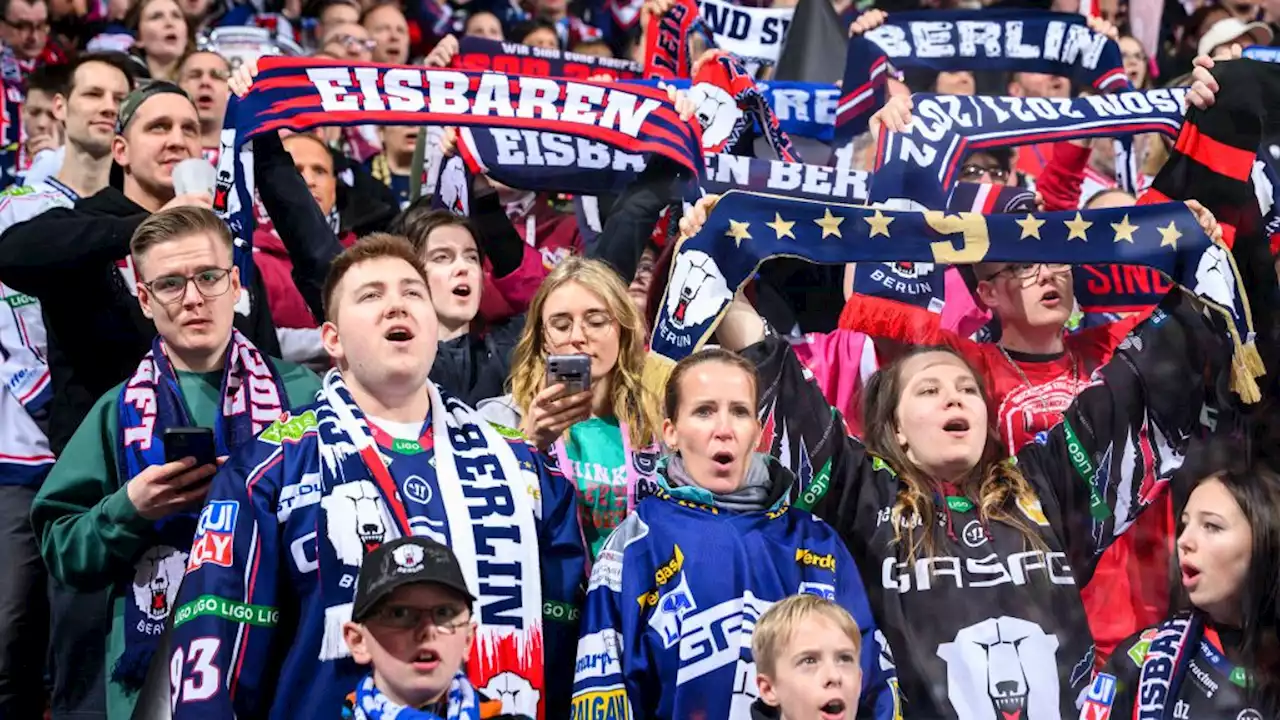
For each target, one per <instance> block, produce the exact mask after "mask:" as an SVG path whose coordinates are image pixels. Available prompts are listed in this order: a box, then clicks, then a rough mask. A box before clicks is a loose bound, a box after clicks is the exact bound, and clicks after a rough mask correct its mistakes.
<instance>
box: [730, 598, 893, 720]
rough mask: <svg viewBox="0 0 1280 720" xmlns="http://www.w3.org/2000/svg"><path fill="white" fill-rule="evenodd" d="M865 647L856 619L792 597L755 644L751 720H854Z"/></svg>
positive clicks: (771, 614)
mask: <svg viewBox="0 0 1280 720" xmlns="http://www.w3.org/2000/svg"><path fill="white" fill-rule="evenodd" d="M861 644H862V633H861V631H859V629H858V624H857V623H856V622H854V619H853V616H852V615H850V614H849V613H848V611H846V610H845V609H844V608H842V607H840V606H839V605H836V604H835V603H833V602H831V601H830V600H827V599H826V598H823V597H821V596H818V595H810V594H801V595H792V596H790V597H788V598H786V599H784V600H782V601H781V602H779V603H777V604H775V605H774V606H773V607H771V608H769V610H768V611H766V612H765V613H764V615H761V616H760V620H759V621H758V622H757V623H756V628H755V632H754V633H753V634H752V638H751V652H752V654H753V655H754V656H755V660H756V670H757V671H758V674H757V676H756V682H757V684H758V685H759V687H760V698H759V699H758V700H756V701H755V703H754V704H753V705H752V706H751V718H752V720H852V718H853V717H854V716H855V715H856V714H857V711H858V695H859V694H860V692H861V688H862V666H861V664H860V663H859V658H860V657H861V651H862V648H861ZM894 715H895V717H901V715H900V714H899V713H898V712H896V711H895V712H894Z"/></svg>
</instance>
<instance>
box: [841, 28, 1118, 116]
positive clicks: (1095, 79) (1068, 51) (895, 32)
mask: <svg viewBox="0 0 1280 720" xmlns="http://www.w3.org/2000/svg"><path fill="white" fill-rule="evenodd" d="M886 59H887V60H888V62H889V63H890V64H892V65H893V67H895V68H897V69H899V70H901V69H904V68H924V69H928V70H934V71H942V70H998V71H1002V72H1039V73H1048V74H1050V75H1062V76H1065V77H1069V78H1071V79H1072V80H1073V81H1075V82H1076V83H1078V84H1081V85H1086V86H1090V87H1093V88H1095V89H1097V90H1101V91H1104V92H1110V91H1115V90H1126V89H1129V90H1131V89H1133V88H1132V85H1130V84H1129V80H1128V78H1127V77H1126V76H1125V74H1124V68H1123V66H1122V64H1121V58H1120V46H1119V45H1117V44H1116V42H1115V41H1113V40H1110V39H1109V38H1107V37H1106V36H1105V35H1099V34H1098V33H1095V32H1094V31H1093V30H1090V29H1089V27H1088V25H1086V24H1085V19H1084V18H1083V17H1082V16H1080V15H1073V14H1067V13H1048V12H1042V11H1039V10H1035V11H1032V10H929V11H924V12H921V11H915V12H903V13H890V14H889V16H888V19H887V20H886V21H885V24H884V25H881V26H880V27H878V28H875V29H873V30H869V31H867V32H866V33H865V34H863V35H855V36H854V37H852V38H850V39H849V50H848V53H847V55H846V58H845V72H844V83H843V86H844V88H845V95H844V97H842V98H841V101H840V114H839V119H838V120H837V127H836V138H837V139H838V140H839V141H840V142H847V141H849V140H851V139H852V138H853V136H854V135H856V134H858V133H860V132H863V131H865V129H866V121H867V116H869V115H870V113H872V112H874V111H875V110H876V109H878V108H880V107H882V106H883V105H884V99H885V98H884V92H885V84H886V81H887V78H886V77H885V76H884V75H883V73H882V72H881V71H880V68H879V66H880V65H881V64H883V63H884V62H885V60H886ZM873 77H875V82H874V84H873V86H872V87H871V88H867V87H866V86H867V81H868V80H869V79H871V78H873ZM868 89H869V90H871V91H872V93H873V95H874V100H873V101H872V102H866V100H867V96H866V91H867V90H868Z"/></svg>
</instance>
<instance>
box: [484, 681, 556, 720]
mask: <svg viewBox="0 0 1280 720" xmlns="http://www.w3.org/2000/svg"><path fill="white" fill-rule="evenodd" d="M481 690H482V691H483V692H484V694H485V695H486V696H487V697H488V698H489V699H490V700H501V701H502V712H503V713H510V714H512V715H528V716H530V717H533V716H535V715H537V713H538V700H539V699H540V698H541V697H542V694H541V693H539V692H538V691H537V690H535V689H534V687H533V685H532V684H530V683H529V681H528V680H525V679H524V678H522V677H520V676H519V675H517V674H515V673H513V672H500V673H498V674H497V675H494V676H493V677H491V678H489V682H488V684H486V685H485V686H484V687H483V688H481Z"/></svg>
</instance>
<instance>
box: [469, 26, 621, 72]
mask: <svg viewBox="0 0 1280 720" xmlns="http://www.w3.org/2000/svg"><path fill="white" fill-rule="evenodd" d="M453 67H455V68H458V69H459V70H472V71H486V70H487V71H492V72H500V73H504V74H507V75H531V76H535V77H553V78H574V79H576V80H586V79H587V78H589V77H591V76H592V75H597V74H600V73H608V74H609V75H612V76H613V79H614V80H631V79H633V78H638V77H641V76H642V75H643V72H644V70H643V68H641V67H640V63H638V62H636V61H634V60H626V59H623V58H612V57H610V58H602V57H599V56H597V55H583V54H581V53H573V52H568V51H565V50H558V49H554V48H539V47H530V46H528V45H521V44H519V43H509V42H499V41H497V40H486V39H485V38H478V37H469V36H468V37H463V38H461V39H460V40H459V41H458V54H457V55H456V56H455V57H454V59H453Z"/></svg>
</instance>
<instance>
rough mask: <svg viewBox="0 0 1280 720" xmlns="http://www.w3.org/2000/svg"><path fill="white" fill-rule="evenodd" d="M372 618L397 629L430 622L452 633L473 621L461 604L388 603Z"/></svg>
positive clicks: (441, 629) (414, 626)
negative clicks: (419, 604) (411, 605)
mask: <svg viewBox="0 0 1280 720" xmlns="http://www.w3.org/2000/svg"><path fill="white" fill-rule="evenodd" d="M370 620H371V621H372V622H375V623H377V624H379V625H383V626H386V627H389V628H393V629H395V630H417V629H418V628H420V627H422V624H423V622H430V623H431V624H432V625H435V626H436V631H437V632H440V633H443V634H445V635H452V634H454V633H456V632H458V630H460V629H462V628H464V627H466V626H467V625H469V624H470V623H471V614H470V613H469V612H467V610H466V608H464V607H462V606H459V605H436V606H434V607H410V606H408V605H386V606H384V607H382V608H379V609H378V611H377V612H375V613H374V614H373V617H371V618H370Z"/></svg>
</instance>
